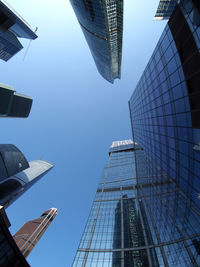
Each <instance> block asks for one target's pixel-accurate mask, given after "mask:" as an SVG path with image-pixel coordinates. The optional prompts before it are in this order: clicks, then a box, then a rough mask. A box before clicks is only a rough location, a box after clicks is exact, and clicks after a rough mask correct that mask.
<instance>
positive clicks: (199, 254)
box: [129, 0, 200, 266]
mask: <svg viewBox="0 0 200 267" xmlns="http://www.w3.org/2000/svg"><path fill="white" fill-rule="evenodd" d="M199 22H200V6H199V1H190V0H183V1H181V2H180V4H179V5H177V6H176V7H175V9H174V11H173V13H172V16H171V18H170V20H169V22H168V24H167V25H166V27H165V29H164V31H163V34H162V36H161V38H160V40H159V42H158V44H157V46H156V48H155V50H154V52H153V55H152V57H151V58H150V61H149V62H148V64H147V67H146V69H145V70H144V72H143V75H142V77H141V79H140V80H139V82H138V85H137V87H136V89H135V91H134V92H133V95H132V97H131V99H130V101H129V107H130V115H131V123H132V130H133V138H134V140H135V141H136V142H138V143H139V144H140V145H141V147H142V148H143V149H144V153H145V155H146V157H147V160H148V161H151V162H152V163H151V164H147V166H148V168H150V167H151V166H155V167H154V168H151V169H152V170H151V169H149V174H148V177H149V179H150V177H152V181H151V184H152V186H151V187H149V188H148V190H147V188H143V189H142V188H141V190H139V191H138V194H143V195H144V196H145V195H149V196H148V197H146V200H145V205H144V208H145V210H146V214H148V216H147V218H148V219H150V220H151V223H149V225H150V229H151V234H152V236H153V238H155V239H154V243H155V242H157V243H158V244H159V243H160V244H162V246H160V252H161V254H160V257H158V259H160V258H162V260H163V264H164V265H161V266H200V217H199V215H200V119H199V115H200V101H199V100H200V89H199V84H200V83H199V79H200V78H199V77H200V75H199V73H200V54H199V49H200V39H199V37H200V35H199V33H200V26H199V25H200V23H199ZM151 173H152V174H151ZM138 179H139V180H141V177H138ZM156 184H157V186H156Z"/></svg>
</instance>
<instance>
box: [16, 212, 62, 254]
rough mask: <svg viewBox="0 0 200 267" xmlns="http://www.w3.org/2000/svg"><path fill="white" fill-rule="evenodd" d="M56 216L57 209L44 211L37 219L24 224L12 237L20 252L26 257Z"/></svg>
mask: <svg viewBox="0 0 200 267" xmlns="http://www.w3.org/2000/svg"><path fill="white" fill-rule="evenodd" d="M57 214H58V212H57V209H55V208H51V209H49V210H46V211H45V212H44V213H43V214H42V215H41V216H40V217H39V218H37V219H34V220H31V221H28V222H27V223H25V224H24V225H23V226H22V227H21V228H20V229H19V230H18V231H17V232H16V233H15V234H14V236H13V238H14V240H15V242H16V244H17V246H18V247H19V249H20V251H21V252H22V254H23V255H24V257H27V256H28V255H29V254H30V252H31V251H32V249H33V248H34V247H35V245H36V244H37V242H38V241H39V239H40V238H41V237H42V235H43V234H44V233H45V231H46V230H47V228H48V227H49V225H50V224H51V222H52V221H53V220H54V218H55V217H56V215H57Z"/></svg>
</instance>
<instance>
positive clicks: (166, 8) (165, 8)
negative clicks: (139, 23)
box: [154, 0, 178, 20]
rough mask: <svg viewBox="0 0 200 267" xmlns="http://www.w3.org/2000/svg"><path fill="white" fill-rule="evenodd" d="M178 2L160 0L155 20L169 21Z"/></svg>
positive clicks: (174, 0)
mask: <svg viewBox="0 0 200 267" xmlns="http://www.w3.org/2000/svg"><path fill="white" fill-rule="evenodd" d="M177 2H178V0H160V2H159V5H158V8H157V11H156V14H155V16H154V19H155V20H163V19H169V18H170V16H171V14H172V12H173V10H174V8H175V6H176V3H177Z"/></svg>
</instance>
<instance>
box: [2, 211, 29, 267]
mask: <svg viewBox="0 0 200 267" xmlns="http://www.w3.org/2000/svg"><path fill="white" fill-rule="evenodd" d="M10 225H11V224H10V222H9V220H8V217H7V215H6V213H5V211H4V208H3V207H2V206H0V266H1V267H30V265H29V264H28V262H27V261H26V259H25V258H24V256H23V255H22V253H21V251H20V250H19V248H18V246H17V244H16V243H15V240H14V239H13V237H12V235H11V233H10V231H9V229H8V228H9V227H10Z"/></svg>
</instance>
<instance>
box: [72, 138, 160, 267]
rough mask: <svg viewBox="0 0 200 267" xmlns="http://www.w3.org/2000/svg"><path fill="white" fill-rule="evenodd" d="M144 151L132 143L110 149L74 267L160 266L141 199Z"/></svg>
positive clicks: (128, 141) (122, 142)
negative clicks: (140, 169)
mask: <svg viewBox="0 0 200 267" xmlns="http://www.w3.org/2000/svg"><path fill="white" fill-rule="evenodd" d="M141 152H142V150H141V148H140V147H139V146H138V145H137V144H136V143H135V144H134V143H133V142H132V141H131V140H124V141H117V142H113V144H112V146H111V147H110V151H109V160H108V164H107V165H106V166H105V168H104V170H103V174H102V177H101V180H100V182H99V185H98V188H97V191H96V196H95V199H94V202H93V205H92V209H91V212H90V215H89V218H88V221H87V224H86V227H85V230H84V233H83V236H82V239H81V242H80V244H79V247H78V250H77V254H76V257H75V259H74V262H73V264H72V266H73V267H78V266H82V267H85V266H101V267H108V266H109V267H111V266H112V267H121V266H124V267H130V266H140V267H148V266H159V265H158V264H157V263H158V259H157V256H156V253H155V248H154V247H153V237H152V235H151V232H150V226H149V225H148V222H147V216H146V214H145V212H146V211H145V210H144V208H143V200H142V199H139V198H137V190H138V186H137V167H136V156H137V154H138V153H139V155H140V153H141ZM142 155H143V154H142ZM140 156H141V155H140ZM138 160H139V162H143V157H142V156H141V157H140V159H138ZM143 165H144V164H143ZM144 225H145V227H144ZM149 262H150V263H151V264H153V265H149Z"/></svg>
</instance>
